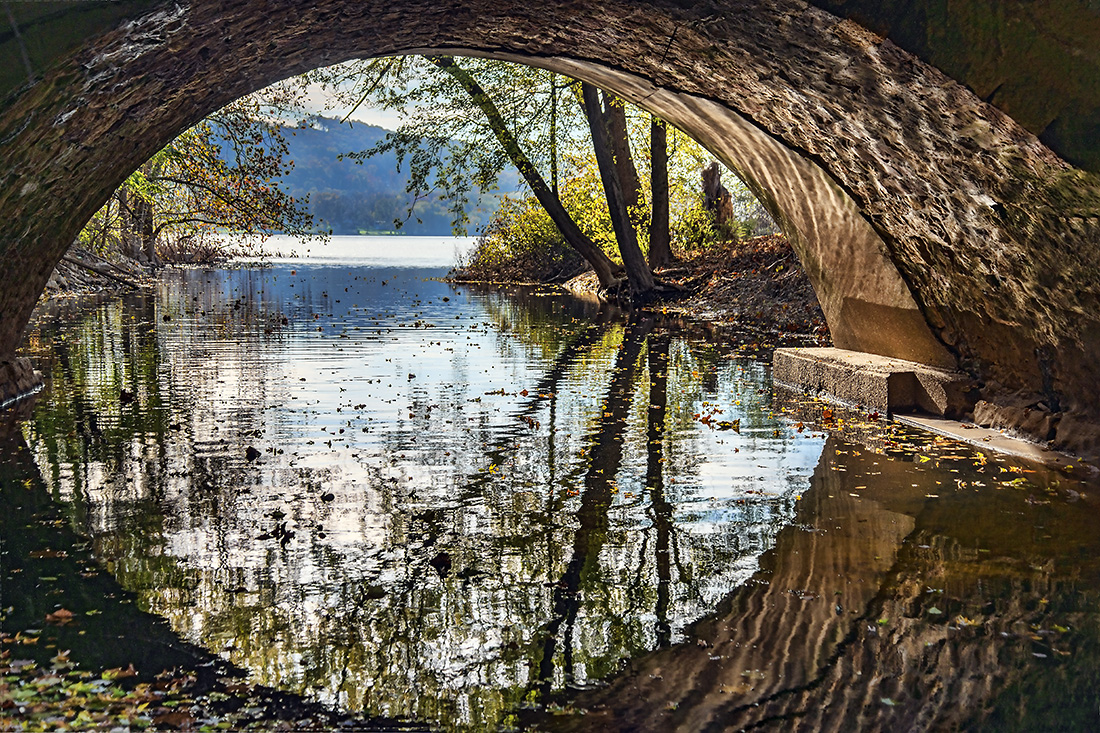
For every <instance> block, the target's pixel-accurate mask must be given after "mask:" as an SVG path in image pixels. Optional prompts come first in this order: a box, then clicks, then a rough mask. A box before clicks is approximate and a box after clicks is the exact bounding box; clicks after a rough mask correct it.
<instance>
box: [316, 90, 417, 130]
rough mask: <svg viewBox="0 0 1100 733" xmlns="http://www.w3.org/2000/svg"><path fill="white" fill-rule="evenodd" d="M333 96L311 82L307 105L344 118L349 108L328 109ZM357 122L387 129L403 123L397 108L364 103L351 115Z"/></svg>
mask: <svg viewBox="0 0 1100 733" xmlns="http://www.w3.org/2000/svg"><path fill="white" fill-rule="evenodd" d="M331 99H332V96H331V95H330V94H329V93H327V92H326V91H325V90H324V89H323V88H322V87H321V85H319V84H310V85H309V87H308V88H307V92H306V97H305V107H306V109H307V110H308V111H310V112H312V113H315V114H319V115H324V116H325V117H329V118H336V119H342V118H343V117H344V115H346V114H347V113H348V108H347V107H343V108H339V109H326V107H327V106H328V104H329V101H330V100H331ZM350 119H352V120H354V121H356V122H365V123H366V124H368V125H376V126H378V127H383V128H385V129H387V130H396V129H397V128H398V127H399V126H400V125H401V116H400V112H398V111H397V110H383V109H376V108H374V107H371V106H369V105H367V104H365V103H364V104H362V105H360V106H359V108H358V109H356V110H355V112H354V113H353V114H352V115H351V118H350Z"/></svg>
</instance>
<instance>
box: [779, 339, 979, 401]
mask: <svg viewBox="0 0 1100 733" xmlns="http://www.w3.org/2000/svg"><path fill="white" fill-rule="evenodd" d="M772 377H773V378H774V379H775V381H776V382H777V383H779V384H781V385H785V386H788V387H792V388H794V389H798V390H802V391H806V392H810V393H813V394H817V395H821V396H825V397H827V398H832V399H835V400H839V401H841V402H846V403H849V404H853V405H863V406H864V407H867V408H869V409H874V410H878V411H879V412H882V413H892V412H911V411H913V410H922V411H924V412H928V413H930V414H933V415H946V416H951V417H953V416H962V415H965V414H967V413H968V412H970V410H972V409H973V406H974V400H975V397H976V395H977V390H975V389H973V381H972V380H971V379H970V377H968V376H967V375H965V374H963V373H961V372H954V371H950V370H948V369H940V368H938V367H931V366H927V365H925V364H918V363H916V362H912V361H904V360H902V359H891V358H890V357H886V356H879V355H877V354H868V353H864V352H860V351H847V350H845V349H835V348H817V349H776V351H775V356H774V357H773V359H772Z"/></svg>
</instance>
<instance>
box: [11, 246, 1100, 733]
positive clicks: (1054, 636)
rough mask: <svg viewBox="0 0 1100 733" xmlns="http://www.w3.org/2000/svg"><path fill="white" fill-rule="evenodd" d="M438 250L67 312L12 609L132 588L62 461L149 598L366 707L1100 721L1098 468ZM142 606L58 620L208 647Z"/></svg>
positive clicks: (138, 589)
mask: <svg viewBox="0 0 1100 733" xmlns="http://www.w3.org/2000/svg"><path fill="white" fill-rule="evenodd" d="M435 274H437V271H417V270H399V269H383V268H365V267H351V268H348V267H336V266H329V265H326V266H317V265H312V266H311V265H298V266H293V265H290V264H286V265H278V266H276V267H272V268H269V269H267V270H237V271H209V272H206V271H186V272H181V273H178V274H177V275H176V279H174V280H169V281H166V282H164V283H162V285H161V286H160V288H159V289H158V290H157V291H156V292H155V293H146V294H138V295H134V296H131V297H129V298H127V299H125V300H123V301H108V302H105V303H103V304H101V305H99V306H97V307H94V308H91V309H89V310H87V311H86V312H84V313H82V314H81V315H80V316H79V317H77V318H75V319H74V318H71V317H70V318H67V319H64V321H63V322H62V321H54V320H51V319H49V318H44V319H43V320H42V321H40V323H39V325H38V327H37V330H36V331H35V332H34V334H32V338H31V340H30V342H29V348H30V349H31V350H32V351H34V353H35V356H36V358H37V360H38V363H39V364H40V365H41V366H42V368H43V369H44V370H45V371H47V372H48V377H49V382H50V384H49V388H48V390H47V391H46V392H44V393H43V395H42V396H41V398H40V399H39V401H38V402H37V404H36V406H35V409H34V413H33V416H31V417H30V419H29V420H28V421H26V422H25V423H24V425H23V436H25V442H24V441H23V440H21V439H20V437H19V436H18V435H14V436H8V438H7V439H5V441H4V442H3V450H2V451H0V453H2V454H3V455H4V457H5V459H6V462H5V463H3V465H0V489H2V490H3V491H4V497H5V503H6V504H10V505H11V506H15V507H18V508H19V509H20V513H11V514H10V515H9V516H7V517H5V520H6V524H5V526H4V531H5V537H8V536H11V537H14V538H16V539H15V540H13V541H7V544H6V545H5V549H6V550H8V552H9V554H7V555H5V556H4V557H5V558H7V559H5V563H6V564H5V566H4V573H5V598H13V597H15V598H17V600H16V601H10V602H9V601H7V600H6V601H5V603H14V605H13V606H12V607H13V608H16V607H17V608H18V610H17V611H7V612H5V618H4V624H5V630H7V629H9V627H10V628H12V629H16V628H24V627H26V626H27V625H29V624H34V623H38V624H39V625H40V623H41V620H40V617H41V616H42V613H41V611H42V609H43V608H47V607H49V604H50V603H51V601H52V599H53V598H55V596H52V595H49V594H50V593H53V591H54V590H56V589H54V588H53V586H51V585H49V583H52V582H55V581H48V582H46V581H42V580H41V578H56V577H61V575H64V576H65V578H66V580H65V590H64V592H65V593H67V594H69V595H71V596H79V597H81V598H83V599H84V601H82V602H83V603H84V606H79V607H78V608H77V610H79V609H80V608H84V607H87V608H92V609H94V608H98V606H95V605H94V603H93V602H92V600H89V599H95V598H96V597H97V596H103V597H106V596H107V595H115V596H117V595H118V594H119V593H120V592H121V591H120V590H119V589H118V588H117V587H116V586H113V585H112V584H113V583H114V582H115V580H111V579H108V578H104V577H103V575H102V574H100V575H94V574H89V575H88V576H87V577H83V576H82V575H81V573H82V572H84V571H85V570H88V568H85V569H83V570H82V569H81V568H79V567H77V565H76V564H75V563H74V562H73V558H76V557H77V551H76V550H75V549H73V548H75V547H76V546H77V545H78V544H79V542H80V541H79V540H78V539H77V538H76V537H75V536H71V535H70V536H67V537H68V538H67V539H59V538H58V537H54V538H53V539H50V540H46V539H43V537H39V536H38V534H41V532H42V531H45V530H44V529H35V527H46V526H47V524H49V526H50V527H54V529H51V530H49V531H54V530H56V526H55V525H56V523H54V520H52V519H51V520H49V522H46V520H42V522H46V523H45V524H43V523H40V524H38V525H36V524H35V522H38V521H39V519H36V518H37V517H40V516H42V515H43V513H44V512H45V510H46V504H47V501H46V496H47V493H46V492H48V496H49V497H51V498H52V500H53V501H54V502H55V503H56V506H59V507H61V509H62V510H63V511H64V512H65V513H66V516H67V520H68V522H69V523H70V524H71V525H73V526H75V527H76V528H77V529H79V530H80V532H82V533H83V534H84V535H86V536H87V537H89V538H90V541H91V551H92V553H93V554H94V555H95V556H96V557H97V558H98V559H100V560H101V561H102V562H104V563H106V565H107V567H108V569H109V570H110V571H111V573H112V574H113V577H114V579H117V582H118V583H119V584H121V586H122V587H124V588H125V589H127V591H129V592H132V593H133V594H134V595H133V598H134V599H135V601H136V603H137V605H138V606H140V609H143V610H148V611H151V612H153V613H155V614H157V615H159V616H160V617H163V618H164V619H166V620H167V622H168V624H169V625H170V626H171V628H172V629H173V630H174V631H175V632H176V633H178V634H179V635H180V636H182V637H183V638H184V639H185V640H188V641H191V642H194V643H195V644H196V645H198V646H199V647H202V648H204V649H206V650H209V651H210V652H213V653H216V654H219V655H221V656H223V657H224V658H225V659H227V660H230V661H232V662H233V663H235V664H237V665H240V666H241V667H242V668H244V669H247V670H248V671H249V673H250V674H251V675H252V676H253V678H254V679H255V680H257V681H260V682H262V683H265V684H269V685H272V686H275V687H278V688H280V689H283V690H287V691H291V692H300V693H304V694H306V695H308V696H310V697H311V698H314V699H317V700H321V701H324V702H326V703H331V704H336V705H339V706H342V707H344V708H345V709H349V710H354V711H365V712H366V713H367V714H368V715H370V716H392V717H396V718H403V719H414V720H421V721H429V722H431V723H433V724H435V725H438V726H442V727H445V728H448V729H463V728H466V729H485V728H494V727H509V726H516V727H531V728H536V729H565V730H570V729H572V730H592V729H605V730H692V731H694V730H714V729H723V730H724V729H741V728H752V727H759V728H764V729H777V730H786V729H797V728H801V729H814V730H817V729H832V730H850V729H855V728H877V729H945V728H948V729H949V728H966V729H981V728H988V729H993V730H1014V729H1015V730H1050V729H1090V728H1094V727H1097V725H1100V721H1098V720H1097V718H1098V717H1100V716H1098V714H1097V713H1098V708H1097V702H1098V701H1097V700H1096V697H1095V695H1096V693H1095V690H1096V689H1100V679H1097V671H1096V670H1097V669H1100V643H1098V642H1100V614H1098V612H1097V601H1098V600H1100V531H1098V530H1100V513H1098V509H1100V507H1098V506H1097V498H1098V497H1100V492H1098V491H1097V490H1096V487H1095V486H1087V485H1085V484H1083V483H1081V482H1079V481H1077V480H1076V479H1075V478H1073V475H1072V473H1064V472H1063V473H1059V474H1054V473H1049V472H1044V471H1042V470H1039V469H1034V468H1031V467H1027V466H1022V465H1016V464H1013V463H1011V462H1010V461H1006V460H1002V459H998V458H995V457H989V456H985V455H983V454H981V453H979V452H975V451H972V450H970V449H967V448H962V447H959V446H957V445H954V444H952V443H950V442H948V441H943V440H931V439H929V438H928V437H927V436H924V437H919V436H917V434H910V433H906V432H904V431H897V430H885V431H882V430H880V436H879V438H878V440H877V442H876V443H875V445H877V446H879V447H880V448H881V450H880V451H878V452H872V451H870V450H868V449H867V448H865V447H861V446H858V445H855V444H852V443H846V442H844V441H842V440H840V439H837V438H830V439H829V440H828V441H825V440H824V439H823V438H821V437H815V436H814V435H813V433H812V429H807V428H804V427H801V426H799V425H797V424H795V421H793V420H784V419H782V418H780V417H777V416H776V415H775V414H774V413H773V409H774V407H773V402H772V399H771V396H770V385H769V381H768V377H767V373H766V370H765V369H764V367H763V366H762V365H761V364H759V363H756V362H753V361H751V360H746V359H741V358H737V357H735V356H731V355H730V354H728V353H724V352H723V351H722V350H721V349H719V348H717V347H715V346H713V345H708V344H705V343H703V342H700V341H696V340H693V339H691V338H687V337H685V336H684V335H683V333H682V332H680V331H678V330H675V329H672V328H670V326H669V324H668V323H665V322H661V321H659V320H656V319H654V318H653V317H645V316H635V317H634V318H632V319H629V320H624V318H623V317H622V316H621V315H620V314H616V313H613V312H610V311H600V310H599V309H598V308H597V307H595V306H592V305H585V304H582V303H577V302H575V301H570V300H565V299H561V298H558V297H552V296H549V295H546V294H540V293H532V292H529V291H518V292H515V293H478V292H474V291H471V290H465V289H456V288H452V287H451V286H448V285H446V284H443V283H440V282H435V281H428V280H425V279H424V278H425V277H427V276H429V275H435ZM875 429H876V430H878V429H879V428H875ZM28 481H29V482H30V483H27V484H26V486H27V487H33V488H35V492H34V493H20V492H23V491H24V490H23V489H22V488H20V487H21V486H23V485H24V482H28ZM13 492H14V493H13ZM16 497H18V498H16ZM31 498H34V501H33V502H31V501H30V499H31ZM24 509H25V510H26V511H29V512H30V514H29V515H28V514H27V513H26V512H25V511H24ZM36 533H38V534H36ZM51 537H52V535H51ZM43 542H50V543H53V544H52V545H51V547H53V548H54V549H56V547H57V545H58V544H59V543H62V542H68V543H70V544H72V545H73V548H70V550H71V552H70V560H69V562H70V564H71V565H73V567H68V568H67V569H66V568H61V567H60V566H58V567H54V565H57V564H58V563H60V562H62V559H59V558H57V557H53V556H49V557H46V556H43V557H39V558H35V557H34V556H33V555H30V554H29V553H31V552H32V549H30V548H31V547H32V545H33V546H34V547H38V546H39V545H41V544H42V543H43ZM35 543H38V544H35ZM24 545H25V546H24ZM15 557H19V558H23V559H20V560H19V562H20V563H23V565H20V566H19V567H18V568H16V567H14V566H12V565H11V563H12V562H13V560H11V558H15ZM27 558H30V559H27ZM51 563H52V564H51ZM24 566H25V567H24ZM47 566H48V567H47ZM32 570H33V571H35V572H34V573H33V574H31V571H32ZM24 572H26V573H27V574H26V575H21V573H24ZM49 573H57V575H50V574H49ZM108 581H109V582H108ZM65 597H66V598H67V597H69V596H68V595H67V596H65ZM119 604H121V601H119V602H118V603H115V604H114V606H111V607H110V610H109V612H108V613H109V614H110V615H111V616H112V618H111V619H110V623H107V621H108V620H107V619H102V616H97V617H95V618H96V619H101V620H98V621H88V622H87V624H86V625H85V626H82V627H81V629H82V630H86V631H87V632H88V634H87V635H84V636H80V637H79V638H77V637H76V636H74V634H75V632H74V633H70V631H71V630H69V629H67V628H60V629H58V630H57V633H59V634H61V635H66V634H68V635H69V636H72V637H73V639H72V641H71V643H72V644H73V649H74V650H79V654H81V655H84V657H85V658H86V659H89V660H90V659H98V657H96V655H97V654H98V655H101V656H102V655H103V654H106V653H107V652H104V651H103V650H108V652H109V654H108V656H110V660H109V665H108V662H106V661H104V662H103V664H104V665H108V666H125V665H126V663H127V662H126V660H127V659H132V660H133V661H134V662H135V663H137V664H144V665H150V666H151V667H156V665H157V664H158V663H163V664H165V665H169V664H182V663H184V662H183V661H180V660H181V659H183V658H185V657H187V658H190V659H195V660H198V659H202V658H203V657H202V652H201V650H198V648H197V647H186V646H181V645H179V644H178V643H176V642H173V641H172V639H174V638H175V637H173V636H172V635H171V634H169V633H168V631H167V630H166V629H164V628H162V627H161V626H158V625H157V624H156V623H155V620H151V618H152V617H149V616H147V615H142V614H140V613H137V612H136V611H135V612H133V613H131V612H130V611H129V610H128V609H124V608H122V606H121V605H119ZM108 613H104V614H103V615H104V616H106V615H108ZM13 624H14V626H13ZM123 626H126V627H130V626H132V628H133V638H131V639H129V641H131V642H132V641H134V640H135V639H136V640H139V641H140V642H141V643H131V644H127V643H116V641H117V639H119V638H124V637H125V635H124V634H121V633H120V631H119V629H120V628H122V627H123ZM62 642H63V643H64V644H69V643H70V640H69V637H68V636H66V637H65V639H60V637H59V642H58V643H62ZM157 649H163V650H165V651H156V650H157ZM181 649H184V650H185V652H181V651H180V650H181ZM77 653H78V652H77V651H74V655H75V654H77ZM120 654H121V656H119V655H120ZM111 655H114V656H111ZM181 655H182V656H181ZM188 655H190V657H188ZM203 663H206V662H203ZM582 713H583V714H582Z"/></svg>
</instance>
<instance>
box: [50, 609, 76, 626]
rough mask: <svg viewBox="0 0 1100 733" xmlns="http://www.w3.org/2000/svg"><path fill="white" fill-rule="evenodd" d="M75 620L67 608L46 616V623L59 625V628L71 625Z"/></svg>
mask: <svg viewBox="0 0 1100 733" xmlns="http://www.w3.org/2000/svg"><path fill="white" fill-rule="evenodd" d="M72 620H73V612H72V611H70V610H68V609H67V608H59V609H57V610H56V611H54V612H53V613H47V614H46V623H50V624H57V625H58V626H64V625H65V624H67V623H71V622H72Z"/></svg>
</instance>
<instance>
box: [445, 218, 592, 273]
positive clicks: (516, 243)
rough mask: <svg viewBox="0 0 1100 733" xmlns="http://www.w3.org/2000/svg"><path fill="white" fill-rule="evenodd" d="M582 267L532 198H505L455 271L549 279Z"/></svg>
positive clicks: (581, 269)
mask: <svg viewBox="0 0 1100 733" xmlns="http://www.w3.org/2000/svg"><path fill="white" fill-rule="evenodd" d="M586 266H587V265H586V263H585V261H584V259H583V258H582V257H581V256H580V255H578V254H577V253H576V251H575V250H574V249H573V248H572V247H570V246H569V245H568V244H567V243H566V241H565V239H564V238H563V237H562V235H561V232H559V231H558V228H557V227H556V226H554V222H553V221H552V220H551V219H550V215H549V214H547V213H546V210H545V209H543V208H542V206H540V205H539V203H538V201H537V200H535V198H534V197H525V198H512V197H505V198H504V199H503V200H502V201H501V206H500V208H499V209H497V213H496V215H495V216H494V217H493V219H492V220H491V221H490V222H489V224H488V226H487V227H486V228H485V231H484V232H483V233H482V236H481V237H480V238H479V239H478V242H477V246H476V247H475V248H474V250H473V251H472V252H470V253H469V254H468V255H467V256H466V258H465V260H464V261H463V262H460V263H459V266H458V270H459V271H460V272H462V273H464V274H465V275H466V276H467V277H472V278H477V279H482V280H510V281H516V280H518V281H525V280H534V281H538V282H550V281H554V280H560V279H566V278H568V277H571V276H573V275H576V274H579V273H580V272H583V271H584V269H585V267H586Z"/></svg>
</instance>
